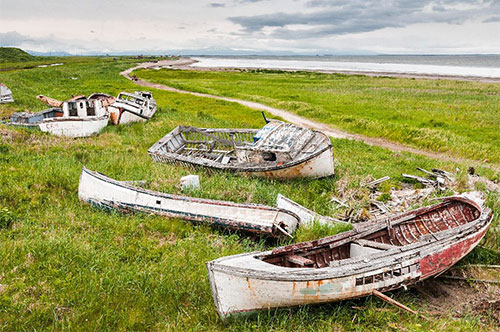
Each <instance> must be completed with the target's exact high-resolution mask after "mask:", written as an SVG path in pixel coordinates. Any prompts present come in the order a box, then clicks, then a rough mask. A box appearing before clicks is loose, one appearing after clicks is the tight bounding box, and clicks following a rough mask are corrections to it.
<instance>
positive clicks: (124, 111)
mask: <svg viewBox="0 0 500 332" xmlns="http://www.w3.org/2000/svg"><path fill="white" fill-rule="evenodd" d="M108 111H109V115H110V118H111V122H112V123H113V124H115V125H117V124H124V123H130V122H138V121H143V122H144V121H147V120H149V119H151V117H153V115H154V114H155V112H156V101H155V100H154V98H153V94H152V93H151V92H147V91H136V92H135V93H127V92H121V93H120V94H119V95H118V97H117V98H116V100H115V101H114V103H113V104H112V105H111V106H109V107H108Z"/></svg>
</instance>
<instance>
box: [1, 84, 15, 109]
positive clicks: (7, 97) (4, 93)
mask: <svg viewBox="0 0 500 332" xmlns="http://www.w3.org/2000/svg"><path fill="white" fill-rule="evenodd" d="M12 102H14V97H13V96H12V91H10V89H9V88H8V87H7V86H5V85H4V84H3V83H0V104H4V103H12Z"/></svg>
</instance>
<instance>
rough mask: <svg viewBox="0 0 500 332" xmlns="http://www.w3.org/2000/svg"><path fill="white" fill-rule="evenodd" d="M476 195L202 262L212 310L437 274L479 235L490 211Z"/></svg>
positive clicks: (384, 287)
mask: <svg viewBox="0 0 500 332" xmlns="http://www.w3.org/2000/svg"><path fill="white" fill-rule="evenodd" d="M477 194H478V193H470V194H466V195H459V196H452V197H448V198H444V199H443V201H442V202H441V203H438V204H435V205H432V206H428V207H423V208H420V209H416V210H413V211H410V212H406V213H404V214H400V215H398V216H393V217H389V218H387V219H384V220H381V221H379V222H373V223H365V224H364V225H360V224H358V227H357V228H356V229H355V230H351V231H348V232H344V233H340V234H338V235H334V236H330V237H326V238H322V239H319V240H315V241H311V242H304V243H298V244H293V245H289V246H285V247H280V248H276V249H274V250H271V251H266V252H253V253H245V254H241V255H235V256H228V257H223V258H219V259H217V260H215V261H211V262H208V263H207V269H208V274H209V279H210V284H211V287H212V292H213V297H214V301H215V305H216V307H217V311H218V313H219V315H220V316H221V317H222V318H224V317H226V316H228V315H231V314H236V313H242V312H252V311H256V310H261V309H268V308H275V307H286V306H295V305H303V304H312V303H321V302H331V301H338V300H343V299H350V298H357V297H362V296H368V295H370V294H372V293H377V292H379V291H380V292H383V291H389V290H393V289H397V288H400V287H406V286H407V285H411V284H413V283H415V282H417V281H419V280H423V279H426V278H428V277H431V276H437V275H439V274H441V273H443V272H444V271H446V270H447V269H448V268H450V267H451V266H452V265H453V264H455V263H456V262H457V261H458V260H460V259H461V258H462V257H464V256H465V255H467V253H469V252H470V251H471V250H472V249H473V248H474V247H475V246H476V245H477V244H478V242H479V241H480V240H481V239H482V238H483V236H484V235H485V233H486V230H487V228H488V226H489V225H490V223H491V219H492V212H491V210H490V209H488V208H486V207H484V206H483V201H482V200H481V199H480V198H479V197H478V195H477Z"/></svg>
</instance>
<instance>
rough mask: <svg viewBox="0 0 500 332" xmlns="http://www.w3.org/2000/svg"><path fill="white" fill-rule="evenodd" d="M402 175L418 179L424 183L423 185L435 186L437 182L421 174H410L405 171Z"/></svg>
mask: <svg viewBox="0 0 500 332" xmlns="http://www.w3.org/2000/svg"><path fill="white" fill-rule="evenodd" d="M401 175H402V176H403V177H404V178H407V179H411V180H416V181H418V182H420V183H422V184H423V185H426V186H428V185H431V186H434V185H436V184H437V182H436V181H434V180H431V179H426V178H423V177H421V176H416V175H410V174H405V173H403V174H401Z"/></svg>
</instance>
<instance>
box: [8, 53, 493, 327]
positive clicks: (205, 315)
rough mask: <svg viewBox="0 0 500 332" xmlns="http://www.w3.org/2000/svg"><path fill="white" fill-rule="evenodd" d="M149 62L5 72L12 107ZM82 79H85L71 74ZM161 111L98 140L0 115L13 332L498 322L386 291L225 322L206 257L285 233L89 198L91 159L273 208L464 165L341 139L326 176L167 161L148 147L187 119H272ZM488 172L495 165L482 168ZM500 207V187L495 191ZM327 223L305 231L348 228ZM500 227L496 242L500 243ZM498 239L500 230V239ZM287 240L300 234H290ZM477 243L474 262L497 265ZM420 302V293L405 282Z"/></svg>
mask: <svg viewBox="0 0 500 332" xmlns="http://www.w3.org/2000/svg"><path fill="white" fill-rule="evenodd" d="M135 61H137V60H133V59H125V58H120V59H118V60H117V61H113V59H111V58H65V60H64V65H63V66H57V67H48V68H33V69H29V70H11V71H5V72H0V81H3V82H5V83H6V84H7V85H8V86H9V87H10V88H11V89H12V91H13V93H14V98H15V99H16V102H15V103H13V104H8V105H0V112H2V114H3V115H8V114H10V113H12V112H14V111H21V110H25V109H29V110H32V111H37V110H42V109H44V108H45V107H44V105H43V104H41V103H39V102H38V101H37V100H35V98H34V97H35V96H36V95H38V94H45V95H48V96H51V97H54V98H59V99H65V98H68V97H70V96H71V95H76V94H87V95H88V94H89V93H91V92H106V93H110V94H113V95H116V94H117V93H118V92H119V91H122V90H123V91H134V90H137V89H138V87H137V86H135V85H134V84H133V83H132V82H129V81H127V80H125V79H124V78H122V77H120V76H119V75H118V73H119V72H120V71H121V70H124V69H126V68H128V67H131V66H132V65H133V64H134V62H135ZM72 78H77V79H72ZM153 93H154V96H155V98H156V99H157V101H158V105H159V107H160V109H159V110H158V112H157V113H156V114H155V116H154V118H153V119H152V120H151V121H149V122H148V123H146V124H132V125H127V126H119V127H113V126H110V127H107V128H105V129H104V131H103V132H102V134H101V135H99V136H96V137H90V138H85V139H66V138H58V137H53V136H50V135H48V134H44V133H41V132H37V131H29V130H25V129H20V128H12V127H8V126H4V125H0V152H1V153H0V183H1V186H0V211H6V212H5V213H4V212H2V214H1V218H3V219H2V220H4V219H5V220H9V222H8V223H10V225H9V227H6V228H0V243H1V246H0V326H1V327H2V329H3V330H6V331H12V330H49V329H54V330H71V331H78V330H103V331H104V330H110V331H115V330H181V329H182V330H203V331H205V330H238V331H240V330H252V331H254V330H257V331H269V330H273V331H290V330H297V331H302V330H309V331H313V330H332V329H334V330H335V329H338V330H366V329H371V330H390V329H403V328H407V329H409V330H421V331H427V330H430V329H434V330H458V329H467V330H473V329H474V330H478V329H484V330H488V329H492V328H494V327H495V326H496V325H495V324H498V322H495V321H486V322H480V318H479V317H478V316H473V315H471V316H466V317H464V318H461V319H456V318H454V317H452V316H451V315H447V314H444V315H442V316H440V317H436V318H435V319H434V318H433V319H431V320H429V321H424V320H422V319H420V318H417V317H413V316H410V315H407V314H404V313H401V312H399V311H398V310H397V309H395V308H393V307H391V306H389V305H387V304H384V303H382V302H381V301H380V300H378V299H374V298H367V299H361V300H357V301H346V302H342V303H334V304H326V305H316V306H308V307H299V308H291V309H280V310H271V311H269V312H261V313H259V314H257V315H254V316H251V317H247V318H240V319H236V320H232V321H229V322H228V323H226V324H223V323H222V322H221V321H220V320H219V318H218V317H217V315H216V311H215V307H214V305H213V301H212V295H211V291H210V286H209V284H208V276H207V273H206V269H205V265H204V263H205V262H206V261H209V260H212V259H215V258H218V257H221V256H225V255H231V254H237V253H242V252H250V251H256V250H265V249H268V248H271V247H273V246H275V245H277V243H269V242H267V241H264V240H257V241H255V240H253V239H250V238H248V237H245V236H241V235H239V234H235V233H232V232H227V231H220V230H213V229H211V228H209V227H207V226H203V225H192V224H189V223H186V222H183V221H179V220H165V219H163V218H160V217H155V216H149V215H144V214H137V215H128V216H123V215H120V214H117V213H107V212H104V211H102V210H98V209H95V208H92V207H91V206H89V205H86V204H82V203H81V202H79V201H78V198H77V187H78V179H79V175H80V171H81V167H82V166H83V165H85V166H87V167H89V168H90V169H92V170H97V171H99V172H102V173H104V174H106V175H108V176H110V177H112V178H115V179H117V180H148V181H149V187H150V188H151V189H155V190H161V191H165V192H171V193H176V194H180V193H181V192H180V189H179V179H180V177H182V176H184V175H187V174H189V173H196V174H198V175H199V176H200V180H201V186H202V189H201V190H200V191H198V192H196V195H197V196H199V197H206V198H214V199H225V200H232V201H236V202H254V203H262V204H269V205H274V202H275V199H276V195H277V194H278V193H281V194H284V195H285V196H287V197H289V198H291V199H293V200H295V201H297V202H299V203H300V204H303V205H304V206H306V207H308V208H310V209H312V210H315V211H317V212H318V213H321V214H326V215H328V214H332V213H334V212H336V211H337V209H338V206H336V205H333V204H332V203H331V202H330V199H331V196H332V195H339V193H342V192H344V191H349V190H356V191H357V193H356V198H357V199H359V200H360V201H363V200H366V196H367V191H366V190H365V189H362V190H358V189H359V186H360V184H362V183H365V182H366V180H367V179H368V178H370V179H371V177H375V178H378V177H381V176H385V175H389V176H391V178H392V180H391V182H390V183H391V185H393V186H397V185H399V183H400V181H401V180H402V178H401V175H400V174H401V173H402V172H405V173H412V172H415V171H414V169H415V167H416V166H419V167H423V168H426V169H429V168H431V167H438V168H443V169H447V170H449V171H452V170H454V169H455V167H457V166H458V167H461V168H462V169H464V168H465V167H466V166H465V165H456V164H453V163H449V162H436V161H432V160H429V159H426V158H423V157H421V156H416V155H412V154H409V153H393V152H391V151H388V150H385V149H381V148H377V147H371V146H368V145H366V144H363V143H359V142H353V141H348V140H333V141H332V143H333V147H334V152H335V157H336V160H337V165H336V166H337V173H336V175H335V176H334V177H332V178H327V179H321V180H315V181H310V180H296V181H289V182H278V181H272V180H265V179H253V178H246V177H239V176H236V175H234V174H230V173H217V172H216V173H211V172H207V171H206V170H204V169H196V170H188V169H186V168H182V167H176V166H171V165H164V164H158V163H154V162H153V161H152V160H151V159H150V158H149V156H148V155H147V152H146V151H147V149H148V148H149V146H151V145H152V144H153V143H154V142H155V141H157V140H158V139H159V138H160V137H162V136H163V135H164V134H165V133H166V132H168V131H170V130H172V129H173V128H174V127H175V126H177V125H178V124H191V125H194V126H199V127H243V128H244V127H254V128H257V127H260V126H262V125H263V121H262V118H261V115H260V113H259V112H258V111H254V110H251V109H248V108H244V107H242V106H239V105H234V104H232V103H227V102H222V101H213V100H209V99H203V98H197V97H193V96H186V95H179V94H175V93H168V92H164V91H157V90H153ZM480 171H484V172H486V171H485V170H480ZM490 205H494V206H495V207H494V208H495V212H496V215H497V216H498V213H499V212H500V207H499V205H498V196H497V197H496V198H495V197H490ZM495 226H496V227H498V218H496V220H495ZM340 228H341V227H333V228H325V227H319V226H315V227H313V228H312V229H311V230H301V231H299V233H298V234H297V235H296V237H297V240H309V239H313V238H316V237H319V236H325V235H330V234H333V233H335V232H338V231H340V230H341V229H340ZM494 234H498V233H494V232H490V233H489V234H488V239H487V240H486V241H485V243H484V247H486V248H488V250H489V251H490V252H492V251H493V250H499V241H498V235H494ZM495 236H496V237H495ZM285 243H290V241H288V242H284V243H282V244H285ZM488 255H489V254H486V253H484V252H483V251H480V250H475V251H474V254H473V255H472V256H471V257H469V258H468V260H469V261H472V262H476V263H480V262H489V259H490V258H489V257H490V256H488ZM392 296H394V297H396V298H397V299H398V300H399V301H402V302H403V303H405V304H406V305H409V306H411V307H413V308H417V306H418V304H417V302H416V301H417V299H418V297H417V295H415V294H414V293H412V292H404V291H401V292H395V293H394V294H393V295H392Z"/></svg>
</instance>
